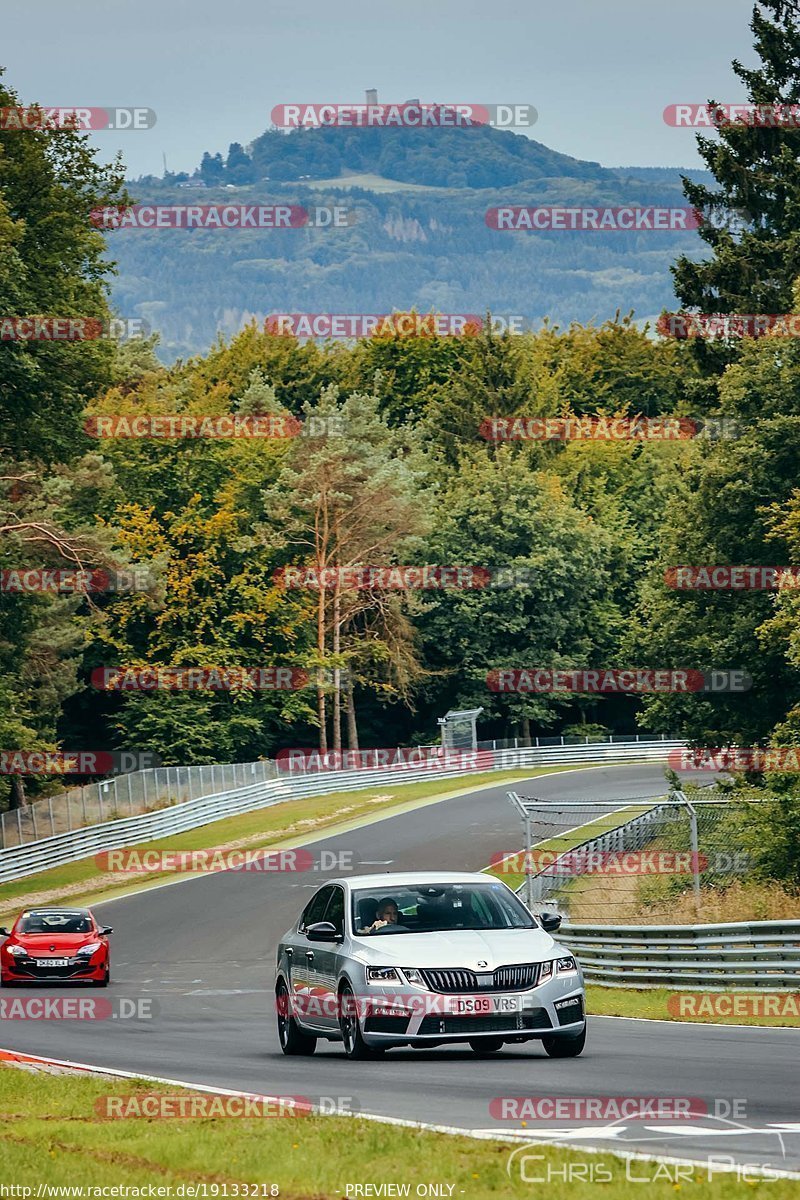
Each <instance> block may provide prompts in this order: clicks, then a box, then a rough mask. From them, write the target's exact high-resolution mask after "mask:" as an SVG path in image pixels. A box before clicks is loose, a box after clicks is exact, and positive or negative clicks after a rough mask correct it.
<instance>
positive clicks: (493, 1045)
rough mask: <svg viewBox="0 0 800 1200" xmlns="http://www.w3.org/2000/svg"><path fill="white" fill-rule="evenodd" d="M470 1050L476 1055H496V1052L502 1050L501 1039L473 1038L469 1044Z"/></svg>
mask: <svg viewBox="0 0 800 1200" xmlns="http://www.w3.org/2000/svg"><path fill="white" fill-rule="evenodd" d="M469 1046H470V1050H474V1051H475V1053H476V1054H496V1053H497V1051H498V1050H502V1049H503V1039H502V1038H475V1040H474V1041H472V1042H470V1044H469Z"/></svg>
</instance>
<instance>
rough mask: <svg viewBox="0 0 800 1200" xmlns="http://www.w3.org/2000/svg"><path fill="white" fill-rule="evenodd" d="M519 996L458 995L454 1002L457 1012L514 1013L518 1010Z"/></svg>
mask: <svg viewBox="0 0 800 1200" xmlns="http://www.w3.org/2000/svg"><path fill="white" fill-rule="evenodd" d="M519 1009H520V998H519V996H460V997H459V998H458V999H457V1000H456V1002H455V1011H456V1012H457V1013H476V1014H481V1015H483V1014H490V1013H514V1012H519Z"/></svg>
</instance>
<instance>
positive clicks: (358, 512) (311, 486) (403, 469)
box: [264, 387, 424, 751]
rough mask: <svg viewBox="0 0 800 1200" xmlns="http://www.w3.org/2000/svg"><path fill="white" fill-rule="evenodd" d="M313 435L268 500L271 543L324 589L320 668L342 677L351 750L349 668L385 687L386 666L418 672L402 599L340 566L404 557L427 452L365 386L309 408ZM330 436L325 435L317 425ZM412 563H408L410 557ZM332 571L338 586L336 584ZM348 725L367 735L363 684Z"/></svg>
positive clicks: (419, 521)
mask: <svg viewBox="0 0 800 1200" xmlns="http://www.w3.org/2000/svg"><path fill="white" fill-rule="evenodd" d="M305 417H306V429H307V431H309V436H308V437H307V438H302V439H298V440H297V441H296V442H295V444H294V446H293V447H292V449H291V450H290V452H289V455H288V456H287V460H286V462H285V464H284V466H283V468H282V470H281V472H280V474H279V475H278V478H277V480H276V481H275V484H274V485H273V487H272V488H270V489H269V490H268V491H267V492H266V493H265V496H264V500H265V507H266V509H267V511H268V512H269V513H270V518H271V519H270V520H269V523H268V526H267V528H266V530H265V536H266V537H267V539H268V540H269V541H271V542H273V544H275V545H280V546H281V547H282V548H283V551H284V555H285V558H286V561H287V563H290V564H295V563H297V561H298V558H299V559H300V560H301V561H302V562H305V563H309V564H310V565H311V566H312V567H313V569H314V572H315V577H316V579H317V580H319V581H320V583H319V585H318V587H317V588H316V590H315V600H316V654H315V656H314V659H313V664H309V665H313V666H314V667H316V668H317V669H319V670H320V671H325V670H329V671H330V672H331V675H332V711H331V718H330V719H331V744H332V748H333V749H334V750H338V749H340V748H341V744H342V743H341V712H342V669H343V668H345V669H346V670H347V671H348V672H350V677H352V676H353V675H354V676H355V678H356V679H357V682H358V683H360V684H361V685H363V686H364V687H366V688H367V689H373V690H379V687H380V683H379V679H378V678H375V677H373V676H372V675H371V672H372V671H374V670H375V669H376V668H377V669H378V670H379V671H380V674H381V675H382V676H383V677H384V679H386V678H387V677H389V678H390V677H391V676H392V674H394V675H395V676H396V677H398V678H400V679H401V680H402V679H403V678H404V677H405V676H406V675H407V674H408V673H409V672H412V673H413V671H414V670H415V662H414V655H413V652H412V651H411V648H410V646H411V640H412V631H411V628H410V626H409V625H408V623H407V622H405V621H404V620H403V617H402V612H401V609H400V607H399V605H398V604H397V601H396V599H393V598H392V597H387V596H386V595H384V594H383V593H382V592H381V591H380V590H377V589H374V588H369V589H357V590H355V591H354V590H353V589H352V588H348V587H347V586H345V585H343V584H342V582H341V576H340V572H342V571H344V570H346V569H347V568H349V567H352V566H355V565H357V564H366V565H378V564H383V563H388V562H392V561H397V556H402V554H403V549H404V546H406V545H407V544H408V543H409V542H410V540H411V539H412V538H413V537H414V536H415V535H416V534H418V533H420V532H421V530H422V528H423V524H424V523H423V513H422V505H421V498H420V496H419V471H420V464H419V462H418V456H417V455H416V454H415V453H414V452H413V451H412V452H410V453H409V452H408V450H407V449H405V448H404V446H403V438H402V437H401V436H400V435H399V434H398V433H396V432H395V431H393V430H392V429H391V428H390V427H389V426H388V424H387V423H386V421H385V419H384V418H382V417H381V415H380V413H379V401H378V398H377V397H376V396H374V395H369V394H366V393H359V392H355V393H352V394H351V395H349V396H347V397H346V398H345V399H344V400H343V401H342V402H340V401H339V396H338V392H337V390H336V389H335V388H332V387H331V388H327V389H325V390H324V391H323V393H322V395H321V396H320V399H319V401H318V402H317V403H316V404H312V403H309V404H307V405H306V407H305ZM315 429H317V430H319V431H320V433H319V434H318V435H317V436H316V437H315V436H314V433H313V431H314V430H315ZM401 560H402V559H401ZM326 572H331V575H332V580H333V581H332V583H330V584H327V583H326V582H325V580H326V579H327V576H326V574H325V573H326ZM327 695H328V689H327V688H326V686H325V684H324V683H323V682H322V681H320V683H319V685H318V688H317V720H318V725H319V740H320V750H321V751H326V750H327V748H328V703H327ZM346 704H347V712H348V728H349V731H350V734H351V738H353V737H355V738H357V726H356V721H355V710H354V701H353V689H352V686H350V685H349V684H348V686H347V689H346ZM356 744H357V742H356Z"/></svg>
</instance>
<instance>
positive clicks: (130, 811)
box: [128, 771, 133, 817]
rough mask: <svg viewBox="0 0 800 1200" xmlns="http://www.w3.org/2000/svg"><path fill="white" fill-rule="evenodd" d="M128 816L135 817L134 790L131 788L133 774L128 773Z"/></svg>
mask: <svg viewBox="0 0 800 1200" xmlns="http://www.w3.org/2000/svg"><path fill="white" fill-rule="evenodd" d="M128 814H129V815H130V816H131V817H132V816H133V788H132V787H131V773H130V771H129V772H128Z"/></svg>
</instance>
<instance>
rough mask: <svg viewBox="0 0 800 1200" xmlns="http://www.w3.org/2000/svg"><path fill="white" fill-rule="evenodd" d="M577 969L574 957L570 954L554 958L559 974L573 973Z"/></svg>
mask: <svg viewBox="0 0 800 1200" xmlns="http://www.w3.org/2000/svg"><path fill="white" fill-rule="evenodd" d="M577 970H578V964H577V963H576V962H575V959H574V958H573V957H572V955H571V954H569V955H567V957H566V958H559V959H557V960H556V972H557V973H558V974H559V975H574V974H575V973H576V972H577Z"/></svg>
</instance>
